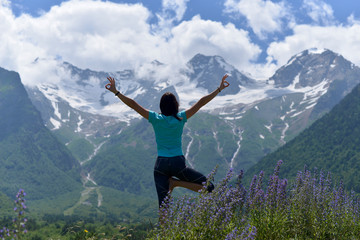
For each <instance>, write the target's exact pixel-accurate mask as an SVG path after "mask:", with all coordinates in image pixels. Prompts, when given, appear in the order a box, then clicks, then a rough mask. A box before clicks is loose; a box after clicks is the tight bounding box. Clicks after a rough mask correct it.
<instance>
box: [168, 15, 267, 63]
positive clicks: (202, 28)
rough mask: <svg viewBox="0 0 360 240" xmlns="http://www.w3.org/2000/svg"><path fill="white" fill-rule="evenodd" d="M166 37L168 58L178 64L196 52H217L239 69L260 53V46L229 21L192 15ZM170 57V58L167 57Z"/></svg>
mask: <svg viewBox="0 0 360 240" xmlns="http://www.w3.org/2000/svg"><path fill="white" fill-rule="evenodd" d="M172 35H173V38H172V39H170V40H169V53H171V54H169V56H168V57H169V58H172V57H176V58H178V60H179V63H184V62H185V61H188V60H189V59H190V58H191V57H193V56H194V55H195V54H197V53H202V54H205V55H220V56H223V57H224V58H225V59H226V60H227V61H228V62H230V63H231V64H233V65H235V66H236V67H237V68H239V69H244V67H245V66H248V65H249V64H250V62H251V60H255V59H256V58H257V56H258V54H260V52H261V50H260V48H259V47H258V46H257V45H255V44H253V43H251V40H250V38H249V36H248V32H246V31H244V30H241V29H237V28H236V27H235V26H234V25H233V24H231V23H228V24H226V25H223V24H221V23H219V22H214V21H210V20H203V19H201V18H200V17H199V16H195V17H193V18H192V19H191V21H184V22H182V23H181V24H179V25H178V26H176V27H174V28H173V29H172ZM169 60H170V59H169Z"/></svg>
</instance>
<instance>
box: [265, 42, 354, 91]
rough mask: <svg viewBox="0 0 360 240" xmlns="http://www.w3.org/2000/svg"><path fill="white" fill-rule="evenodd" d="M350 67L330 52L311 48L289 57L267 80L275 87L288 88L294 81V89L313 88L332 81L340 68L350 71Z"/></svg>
mask: <svg viewBox="0 0 360 240" xmlns="http://www.w3.org/2000/svg"><path fill="white" fill-rule="evenodd" d="M352 66H353V64H352V63H351V62H349V61H347V60H346V59H344V58H343V57H342V56H341V55H339V54H337V53H335V52H333V51H331V50H328V49H318V48H311V49H307V50H304V51H302V52H300V53H298V54H296V55H294V56H293V57H291V58H290V60H289V61H288V62H287V64H285V65H284V66H282V67H281V68H280V69H279V70H277V71H276V72H275V74H274V75H273V76H272V77H271V78H270V79H269V80H270V81H271V80H272V81H274V83H275V86H276V87H288V86H290V85H293V84H295V81H296V82H297V83H296V85H295V86H294V87H295V88H303V87H313V86H315V85H318V84H319V83H321V82H323V81H324V80H326V81H329V80H331V79H333V78H334V76H335V75H336V73H338V72H339V71H340V70H339V69H340V68H341V69H350V68H352ZM334 74H335V75H334Z"/></svg>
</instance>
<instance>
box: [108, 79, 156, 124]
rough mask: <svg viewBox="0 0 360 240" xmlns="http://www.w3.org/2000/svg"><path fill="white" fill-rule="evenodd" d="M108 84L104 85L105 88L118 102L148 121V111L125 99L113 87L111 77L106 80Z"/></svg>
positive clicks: (113, 80)
mask: <svg viewBox="0 0 360 240" xmlns="http://www.w3.org/2000/svg"><path fill="white" fill-rule="evenodd" d="M107 79H108V80H109V82H110V83H108V84H106V85H105V88H106V89H107V90H109V91H110V92H112V93H114V94H115V95H116V96H118V98H120V100H121V101H122V102H123V103H125V104H126V105H127V106H129V107H130V108H132V109H134V110H135V111H136V112H137V113H139V114H140V115H141V116H142V117H144V118H146V119H149V110H147V109H145V108H143V107H142V106H141V105H140V104H138V103H137V102H136V101H135V100H133V99H131V98H129V97H126V96H125V95H123V94H121V93H120V92H119V91H118V90H117V89H116V86H115V79H114V78H112V77H108V78H107Z"/></svg>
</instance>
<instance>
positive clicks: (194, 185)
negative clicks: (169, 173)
mask: <svg viewBox="0 0 360 240" xmlns="http://www.w3.org/2000/svg"><path fill="white" fill-rule="evenodd" d="M176 177H177V178H179V179H180V181H175V185H176V186H180V187H185V188H187V189H190V190H193V191H195V192H198V191H199V190H201V189H202V188H203V184H205V183H206V181H207V179H206V177H205V176H204V175H203V174H201V173H200V172H198V171H196V170H194V169H192V168H189V167H185V168H184V169H183V170H181V171H180V172H179V173H178V174H177V175H176ZM213 189H214V185H213V184H212V183H211V182H209V185H208V186H207V191H208V192H212V190H213Z"/></svg>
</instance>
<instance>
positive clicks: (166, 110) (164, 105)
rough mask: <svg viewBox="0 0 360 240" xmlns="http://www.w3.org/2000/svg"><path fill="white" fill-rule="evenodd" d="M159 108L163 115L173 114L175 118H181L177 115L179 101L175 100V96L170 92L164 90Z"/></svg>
mask: <svg viewBox="0 0 360 240" xmlns="http://www.w3.org/2000/svg"><path fill="white" fill-rule="evenodd" d="M160 110H161V113H162V114H163V115H165V116H173V117H174V118H176V119H177V120H179V121H181V119H180V118H179V117H178V116H177V114H178V112H179V102H178V101H177V100H176V97H175V95H174V94H172V93H171V92H166V93H164V95H162V97H161V100H160Z"/></svg>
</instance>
